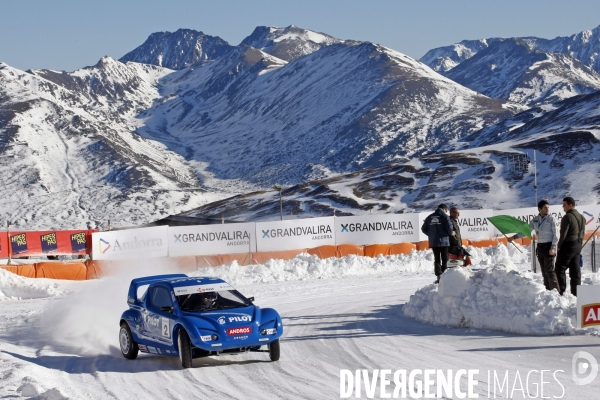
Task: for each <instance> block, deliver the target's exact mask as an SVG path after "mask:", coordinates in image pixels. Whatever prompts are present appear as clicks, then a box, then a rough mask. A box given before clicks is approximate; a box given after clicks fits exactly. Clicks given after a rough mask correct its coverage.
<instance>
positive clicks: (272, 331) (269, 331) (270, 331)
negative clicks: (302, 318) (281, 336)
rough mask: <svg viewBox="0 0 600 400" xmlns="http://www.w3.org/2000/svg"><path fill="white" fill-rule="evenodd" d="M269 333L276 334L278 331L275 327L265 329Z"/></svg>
mask: <svg viewBox="0 0 600 400" xmlns="http://www.w3.org/2000/svg"><path fill="white" fill-rule="evenodd" d="M265 331H266V334H267V335H274V334H275V333H276V332H277V329H275V328H269V329H265Z"/></svg>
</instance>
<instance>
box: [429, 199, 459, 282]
mask: <svg viewBox="0 0 600 400" xmlns="http://www.w3.org/2000/svg"><path fill="white" fill-rule="evenodd" d="M421 232H423V233H424V234H425V235H427V237H428V238H429V247H430V248H431V250H433V256H434V258H435V263H434V271H435V275H436V276H437V279H436V281H435V283H439V282H440V275H442V273H443V272H444V271H445V270H446V268H447V267H448V247H449V246H450V236H454V235H456V232H454V229H453V227H452V221H450V217H449V216H448V207H447V206H446V205H445V204H440V205H439V207H438V208H437V210H435V212H434V213H433V214H430V215H429V216H428V217H427V218H425V221H423V225H422V226H421Z"/></svg>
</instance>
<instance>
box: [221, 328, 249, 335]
mask: <svg viewBox="0 0 600 400" xmlns="http://www.w3.org/2000/svg"><path fill="white" fill-rule="evenodd" d="M248 333H252V327H251V326H240V327H239V328H229V329H227V335H228V336H236V335H245V334H248Z"/></svg>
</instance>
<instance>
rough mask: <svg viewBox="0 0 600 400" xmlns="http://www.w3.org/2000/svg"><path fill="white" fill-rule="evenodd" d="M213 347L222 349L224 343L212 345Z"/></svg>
mask: <svg viewBox="0 0 600 400" xmlns="http://www.w3.org/2000/svg"><path fill="white" fill-rule="evenodd" d="M211 346H212V347H221V346H223V343H215V344H211Z"/></svg>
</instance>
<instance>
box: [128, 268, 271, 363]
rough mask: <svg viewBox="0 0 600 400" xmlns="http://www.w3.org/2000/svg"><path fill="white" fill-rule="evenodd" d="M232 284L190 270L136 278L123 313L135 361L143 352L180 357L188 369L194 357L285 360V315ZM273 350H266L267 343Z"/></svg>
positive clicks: (130, 354) (130, 352)
mask: <svg viewBox="0 0 600 400" xmlns="http://www.w3.org/2000/svg"><path fill="white" fill-rule="evenodd" d="M253 301H254V298H252V297H251V298H246V297H244V296H243V295H242V294H241V293H239V292H238V291H237V290H235V289H234V288H233V287H231V286H230V285H229V284H228V283H227V282H225V281H223V280H222V279H218V278H211V277H188V276H187V275H184V274H173V275H157V276H149V277H145V278H138V279H134V280H132V281H131V284H130V285H129V294H128V295H127V303H128V304H129V310H127V311H125V312H124V313H123V315H121V320H120V322H119V324H120V325H121V330H120V331H119V343H120V345H121V352H122V353H123V356H124V357H125V358H128V359H130V360H133V359H135V358H136V357H137V356H138V352H140V351H141V352H144V353H153V354H163V355H167V356H179V358H180V359H181V365H182V366H183V368H190V367H191V366H192V359H193V358H198V357H207V356H212V355H219V354H222V353H240V352H248V351H257V352H268V353H269V358H270V359H271V361H277V360H279V353H280V351H279V338H280V337H281V335H282V334H283V325H282V323H281V317H280V316H279V314H278V313H277V311H275V310H273V309H272V308H264V309H261V308H259V307H257V306H255V305H254V304H253V303H252V302H253ZM265 345H266V346H267V347H268V349H267V350H261V347H262V346H265Z"/></svg>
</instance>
